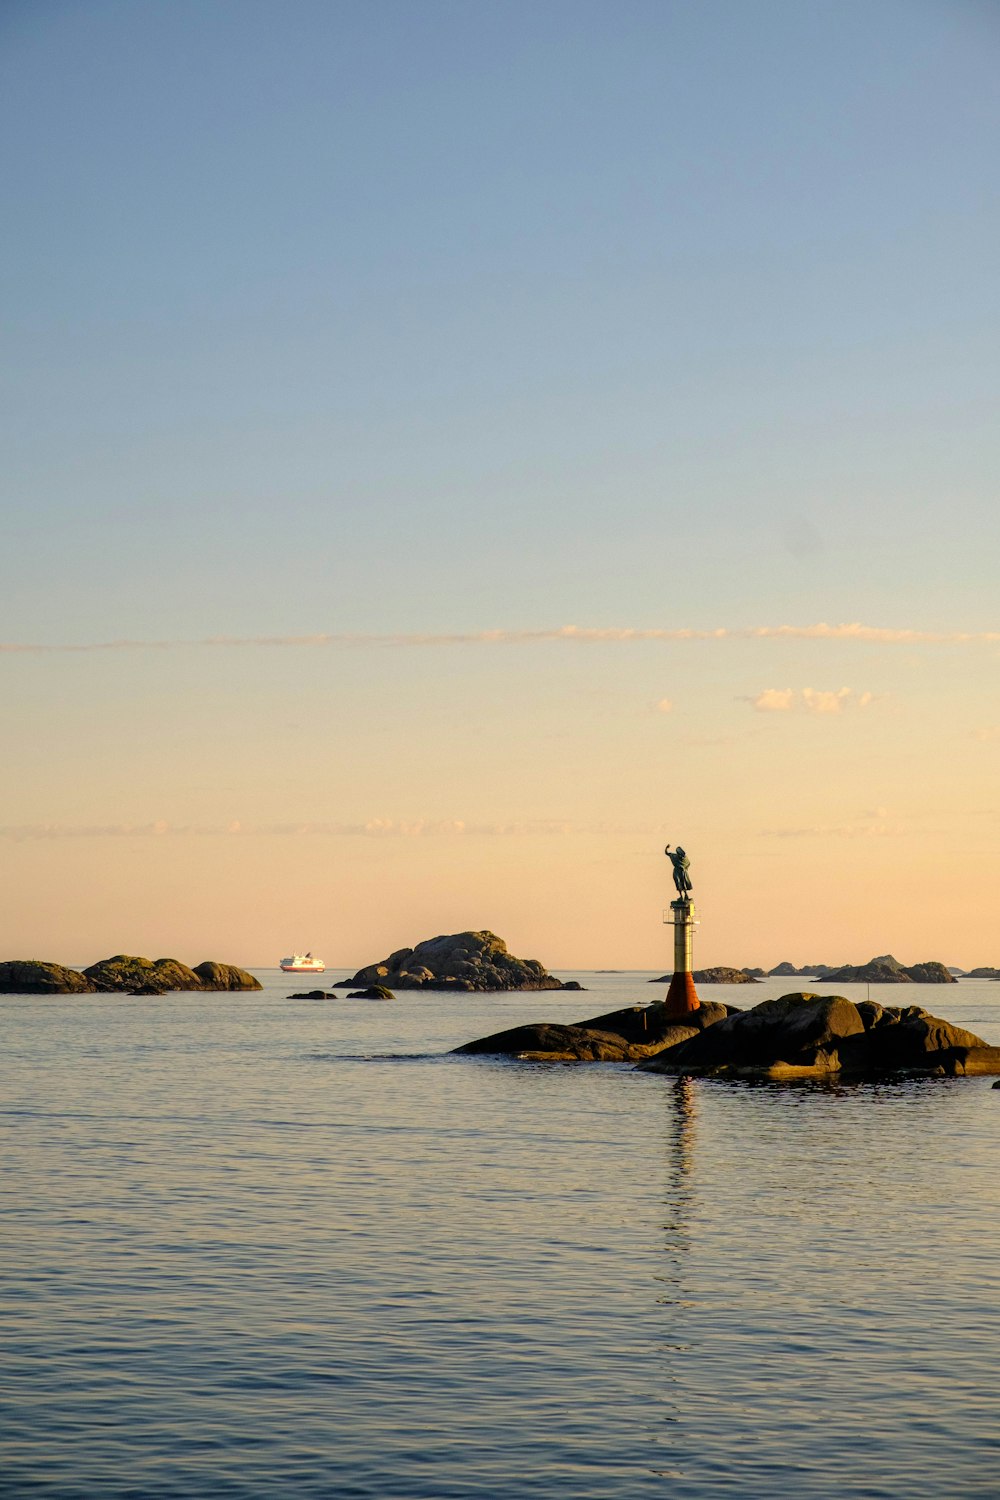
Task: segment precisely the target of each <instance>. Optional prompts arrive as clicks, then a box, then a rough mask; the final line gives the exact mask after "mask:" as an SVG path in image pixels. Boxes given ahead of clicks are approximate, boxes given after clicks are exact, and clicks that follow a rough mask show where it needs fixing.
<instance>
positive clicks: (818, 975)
mask: <svg viewBox="0 0 1000 1500" xmlns="http://www.w3.org/2000/svg"><path fill="white" fill-rule="evenodd" d="M837 968H838V965H837V964H805V965H803V967H802V968H801V969H797V968H796V967H795V965H794V964H790V963H789V962H788V961H787V959H786V960H785V962H784V963H781V964H775V966H774V968H773V969H769V970H768V973H767V977H768V979H822V978H824V977H825V976H826V975H827V974H833V973H834V972H835V970H836V969H837Z"/></svg>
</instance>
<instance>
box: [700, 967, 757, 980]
mask: <svg viewBox="0 0 1000 1500" xmlns="http://www.w3.org/2000/svg"><path fill="white" fill-rule="evenodd" d="M691 978H692V979H693V980H694V982H695V984H759V983H760V980H759V979H758V978H757V976H756V974H753V973H751V971H750V970H749V969H727V968H726V967H725V966H724V965H721V966H719V967H717V968H714V969H695V971H694V973H693V974H692V975H691Z"/></svg>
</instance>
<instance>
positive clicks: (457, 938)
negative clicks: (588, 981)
mask: <svg viewBox="0 0 1000 1500" xmlns="http://www.w3.org/2000/svg"><path fill="white" fill-rule="evenodd" d="M335 984H336V985H337V986H338V987H340V988H344V987H346V988H348V989H353V988H355V987H359V988H362V989H364V988H367V987H368V986H369V985H384V986H386V987H387V988H388V989H391V990H464V991H466V992H468V993H472V992H476V991H489V990H579V989H581V988H582V986H581V985H580V984H578V983H577V981H576V980H575V979H570V980H567V981H565V982H564V981H563V980H561V979H557V978H556V977H555V975H554V974H550V973H549V972H548V970H547V969H546V968H545V966H544V964H541V963H539V961H538V959H537V958H515V956H514V954H513V953H511V952H510V951H509V950H508V947H507V944H506V943H505V942H504V940H503V938H500V937H497V935H496V933H495V932H490V931H488V930H485V929H484V930H483V931H482V932H453V933H450V934H445V935H443V936H441V937H433V938H426V939H425V940H424V941H423V942H422V943H418V944H417V946H416V947H415V948H397V949H396V951H395V953H390V954H389V957H388V958H384V959H383V960H382V961H381V963H375V964H367V965H366V966H365V967H364V968H363V969H359V970H358V972H357V973H356V974H355V975H354V977H353V978H352V979H338V980H336V981H335Z"/></svg>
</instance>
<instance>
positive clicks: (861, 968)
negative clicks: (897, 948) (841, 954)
mask: <svg viewBox="0 0 1000 1500" xmlns="http://www.w3.org/2000/svg"><path fill="white" fill-rule="evenodd" d="M823 980H824V983H826V984H956V983H957V980H956V979H955V976H954V974H952V973H951V971H950V970H949V969H947V968H946V967H945V965H944V964H941V963H937V962H936V961H932V962H929V963H922V964H912V965H910V967H909V968H907V967H906V965H905V964H901V963H900V962H899V960H898V959H896V958H893V956H892V954H891V953H883V954H882V955H881V957H879V958H873V959H870V960H869V962H868V963H866V964H845V966H844V967H843V968H842V969H835V970H833V971H832V972H831V973H828V974H824V975H823Z"/></svg>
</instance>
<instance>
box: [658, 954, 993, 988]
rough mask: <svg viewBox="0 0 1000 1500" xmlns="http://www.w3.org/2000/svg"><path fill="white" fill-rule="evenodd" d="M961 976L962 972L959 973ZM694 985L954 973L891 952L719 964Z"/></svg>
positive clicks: (699, 972) (864, 980)
mask: <svg viewBox="0 0 1000 1500" xmlns="http://www.w3.org/2000/svg"><path fill="white" fill-rule="evenodd" d="M962 972H963V973H964V970H963V971H962ZM691 977H692V979H693V980H694V982H695V984H754V983H755V982H756V981H758V980H761V979H820V980H822V982H823V983H824V984H955V983H956V982H957V981H956V977H955V971H954V970H953V969H949V968H948V967H947V965H946V964H942V963H938V962H937V960H936V959H934V960H929V961H928V962H926V963H922V964H909V965H907V964H901V963H900V962H899V960H898V959H897V958H893V956H892V954H891V953H883V954H881V956H880V957H878V958H871V959H869V960H868V962H867V963H866V964H839V965H838V964H806V965H805V966H804V967H803V968H801V969H797V968H796V967H795V965H794V964H791V963H788V962H787V961H786V962H785V963H780V964H775V966H774V968H773V969H767V970H764V969H749V968H743V969H733V968H728V967H726V966H725V965H720V966H719V967H717V968H714V969H696V970H695V972H694V973H693V974H692V976H691ZM968 978H970V979H996V978H1000V970H997V969H973V970H972V971H971V973H970V974H969V975H968ZM669 981H670V975H669V974H661V975H660V976H659V977H658V978H656V979H651V980H650V981H649V982H650V984H667V983H669Z"/></svg>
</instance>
